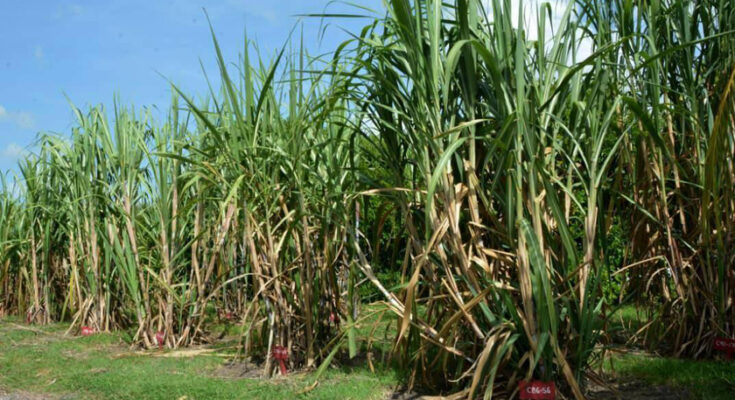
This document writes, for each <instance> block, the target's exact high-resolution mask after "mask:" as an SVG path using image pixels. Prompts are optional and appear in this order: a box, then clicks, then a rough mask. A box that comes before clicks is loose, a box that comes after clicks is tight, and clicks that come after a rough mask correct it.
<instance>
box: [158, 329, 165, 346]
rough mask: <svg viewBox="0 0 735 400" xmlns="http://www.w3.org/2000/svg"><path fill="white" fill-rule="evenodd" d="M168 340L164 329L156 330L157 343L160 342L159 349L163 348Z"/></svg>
mask: <svg viewBox="0 0 735 400" xmlns="http://www.w3.org/2000/svg"><path fill="white" fill-rule="evenodd" d="M165 340H166V334H165V333H163V331H158V332H156V343H157V344H158V348H159V349H163V344H164V343H165Z"/></svg>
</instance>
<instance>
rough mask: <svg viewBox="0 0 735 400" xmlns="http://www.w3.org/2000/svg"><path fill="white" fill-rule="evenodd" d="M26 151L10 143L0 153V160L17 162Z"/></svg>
mask: <svg viewBox="0 0 735 400" xmlns="http://www.w3.org/2000/svg"><path fill="white" fill-rule="evenodd" d="M26 152H27V151H26V149H24V148H22V147H20V146H18V145H17V144H16V143H10V144H8V145H7V146H5V148H4V149H2V151H0V158H6V159H11V160H17V159H19V158H21V157H22V156H23V155H24V154H26Z"/></svg>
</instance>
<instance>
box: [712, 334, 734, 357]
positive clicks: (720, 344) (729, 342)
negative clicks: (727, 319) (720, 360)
mask: <svg viewBox="0 0 735 400" xmlns="http://www.w3.org/2000/svg"><path fill="white" fill-rule="evenodd" d="M715 350H718V351H724V352H725V353H726V357H727V358H728V359H729V358H731V357H732V353H733V352H735V340H733V339H728V338H723V337H716V338H715Z"/></svg>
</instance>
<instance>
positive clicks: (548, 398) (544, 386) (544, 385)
mask: <svg viewBox="0 0 735 400" xmlns="http://www.w3.org/2000/svg"><path fill="white" fill-rule="evenodd" d="M518 391H519V392H520V395H521V399H531V400H554V399H555V398H556V385H554V382H541V381H531V382H520V383H518Z"/></svg>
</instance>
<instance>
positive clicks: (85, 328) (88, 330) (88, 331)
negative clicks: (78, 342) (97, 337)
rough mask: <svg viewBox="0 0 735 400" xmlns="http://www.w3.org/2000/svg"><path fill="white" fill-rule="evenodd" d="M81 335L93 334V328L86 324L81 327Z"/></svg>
mask: <svg viewBox="0 0 735 400" xmlns="http://www.w3.org/2000/svg"><path fill="white" fill-rule="evenodd" d="M81 333H82V336H91V335H94V328H90V327H88V326H83V327H82V332H81Z"/></svg>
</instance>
